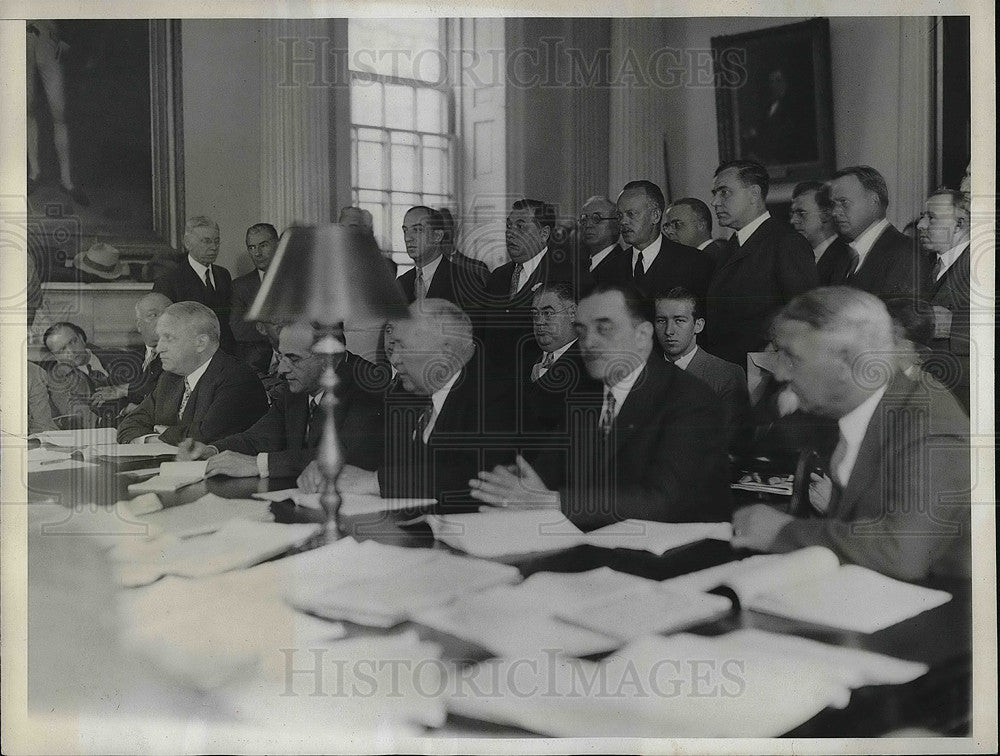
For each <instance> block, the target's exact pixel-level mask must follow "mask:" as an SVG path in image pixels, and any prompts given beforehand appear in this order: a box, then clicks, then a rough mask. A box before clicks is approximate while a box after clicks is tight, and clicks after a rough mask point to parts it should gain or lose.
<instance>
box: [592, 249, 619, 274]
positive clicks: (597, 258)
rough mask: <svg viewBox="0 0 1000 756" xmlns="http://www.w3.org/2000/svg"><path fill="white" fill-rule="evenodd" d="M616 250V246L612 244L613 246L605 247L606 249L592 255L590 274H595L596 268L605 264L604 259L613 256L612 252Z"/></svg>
mask: <svg viewBox="0 0 1000 756" xmlns="http://www.w3.org/2000/svg"><path fill="white" fill-rule="evenodd" d="M614 248H615V245H614V244H611V245H609V246H607V247H605V248H604V249H602V250H601V251H600V252H598V253H597V254H596V255H591V257H590V272H591V273H593V272H594V268H596V267H597V266H598V265H600V264H601V263H602V262H604V258H605V257H607V256H608V255H610V254H611V250H613V249H614Z"/></svg>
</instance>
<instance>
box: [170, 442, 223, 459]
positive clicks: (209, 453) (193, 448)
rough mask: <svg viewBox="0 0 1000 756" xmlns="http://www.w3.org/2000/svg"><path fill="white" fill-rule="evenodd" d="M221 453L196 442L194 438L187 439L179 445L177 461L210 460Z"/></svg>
mask: <svg viewBox="0 0 1000 756" xmlns="http://www.w3.org/2000/svg"><path fill="white" fill-rule="evenodd" d="M218 453H219V450H218V449H216V448H215V447H214V446H208V445H207V444H203V443H201V441H195V440H194V439H193V438H185V439H184V440H183V441H181V442H180V443H179V444H178V445H177V461H178V462H190V461H192V460H195V459H208V458H209V457H214V456H215V455H216V454H218Z"/></svg>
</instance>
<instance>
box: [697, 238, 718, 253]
mask: <svg viewBox="0 0 1000 756" xmlns="http://www.w3.org/2000/svg"><path fill="white" fill-rule="evenodd" d="M714 241H715V239H705V241H703V242H702V243H701V244H699V245H698V249H699V250H700V251H701V252H704V251H705V250H706V249H708V246H709V245H710V244H711V243H712V242H714Z"/></svg>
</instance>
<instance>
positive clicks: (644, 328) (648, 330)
mask: <svg viewBox="0 0 1000 756" xmlns="http://www.w3.org/2000/svg"><path fill="white" fill-rule="evenodd" d="M636 329H637V332H638V333H639V335H640V336H642V337H643V338H644V339H651V338H653V324H652V323H650V322H649V321H648V320H644V321H642V322H641V323H640V324H639V325H638V326H636Z"/></svg>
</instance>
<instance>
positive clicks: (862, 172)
mask: <svg viewBox="0 0 1000 756" xmlns="http://www.w3.org/2000/svg"><path fill="white" fill-rule="evenodd" d="M845 176H854V178H856V179H857V180H858V181H860V182H861V186H862V187H863V188H864V189H865V191H868V192H874V193H875V195H876V196H877V197H878V201H879V204H880V205H881V206H882V210H883V211H884V210H886V209H887V208H888V207H889V187H888V186H887V185H886V183H885V177H884V176H883V175H882V174H881V173H879V172H878V171H876V170H875V169H874V168H872V167H871V166H870V165H852V166H849V167H848V168H841V169H840V170H839V171H837V172H836V173H834V174H833V178H834V179H839V178H844V177H845ZM831 180H833V179H831Z"/></svg>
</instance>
